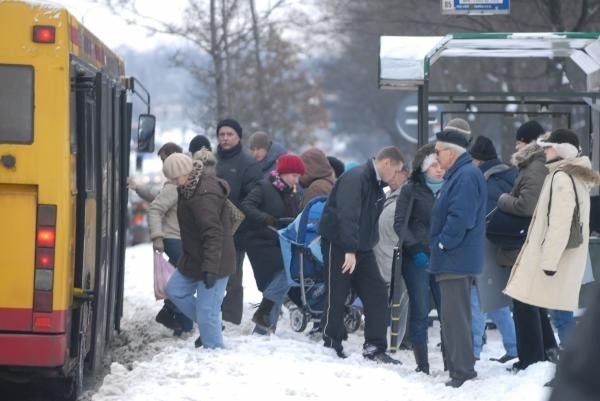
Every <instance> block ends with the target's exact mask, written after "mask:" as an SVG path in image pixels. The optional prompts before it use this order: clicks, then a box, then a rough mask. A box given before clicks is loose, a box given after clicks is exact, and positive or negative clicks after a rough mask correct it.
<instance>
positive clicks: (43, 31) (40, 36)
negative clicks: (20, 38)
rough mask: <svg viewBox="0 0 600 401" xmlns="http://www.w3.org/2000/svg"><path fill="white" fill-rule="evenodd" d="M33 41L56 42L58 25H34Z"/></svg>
mask: <svg viewBox="0 0 600 401" xmlns="http://www.w3.org/2000/svg"><path fill="white" fill-rule="evenodd" d="M33 41H34V42H35V43H54V42H55V41H56V27H53V26H52V25H35V26H34V27H33Z"/></svg>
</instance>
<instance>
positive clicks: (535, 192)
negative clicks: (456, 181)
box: [497, 142, 548, 267]
mask: <svg viewBox="0 0 600 401" xmlns="http://www.w3.org/2000/svg"><path fill="white" fill-rule="evenodd" d="M511 162H512V164H513V165H514V166H515V167H517V168H518V169H519V175H518V176H517V179H516V181H515V185H514V186H513V189H512V191H511V193H510V194H505V195H502V196H500V199H498V208H499V209H500V210H502V211H503V212H506V213H510V214H514V215H517V216H533V211H534V210H535V207H536V205H537V201H538V198H539V196H540V192H541V191H542V185H543V183H544V179H545V178H546V175H548V169H547V168H546V156H545V155H544V150H543V149H542V148H541V147H540V146H539V145H538V144H537V143H536V142H532V143H530V144H528V145H527V146H525V147H524V148H522V149H521V150H519V151H518V152H516V153H515V154H513V156H512V159H511ZM519 251H520V249H499V250H498V260H497V262H498V264H499V265H500V266H506V267H511V266H512V265H513V264H514V263H515V261H516V259H517V256H518V254H519Z"/></svg>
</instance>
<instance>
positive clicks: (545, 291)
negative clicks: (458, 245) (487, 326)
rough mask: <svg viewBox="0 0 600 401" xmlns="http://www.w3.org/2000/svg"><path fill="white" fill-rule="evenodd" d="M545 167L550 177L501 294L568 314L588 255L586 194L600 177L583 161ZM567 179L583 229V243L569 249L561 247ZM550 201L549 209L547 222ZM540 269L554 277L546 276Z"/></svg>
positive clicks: (569, 200) (568, 204)
mask: <svg viewBox="0 0 600 401" xmlns="http://www.w3.org/2000/svg"><path fill="white" fill-rule="evenodd" d="M547 166H548V169H549V174H548V175H547V176H546V179H545V180H544V184H543V187H542V191H541V193H540V197H539V201H538V204H537V207H536V208H535V212H534V214H533V218H532V220H531V224H530V226H529V230H528V232H527V239H526V241H525V245H523V248H522V249H521V252H520V253H519V256H518V258H517V261H516V263H515V265H514V266H513V268H512V271H511V275H510V278H509V280H508V285H507V286H506V289H505V290H504V292H505V293H506V294H507V295H508V296H510V297H512V298H514V299H517V300H519V301H521V302H523V303H526V304H529V305H535V306H539V307H542V308H547V309H557V310H571V311H572V310H575V309H577V307H578V299H579V290H580V288H581V279H582V277H583V272H584V269H585V263H586V258H587V253H588V240H589V219H590V189H591V188H592V187H593V186H595V185H598V184H599V183H600V175H599V174H598V172H596V171H594V170H592V168H591V167H592V165H591V163H590V160H589V159H588V158H587V157H585V156H583V157H578V158H576V159H573V160H560V161H557V162H554V163H551V164H548V165H547ZM555 172H556V174H554V173H555ZM569 175H570V176H571V177H573V180H574V182H575V188H576V190H577V197H578V199H579V210H580V219H581V223H582V224H583V243H582V244H581V245H579V246H578V247H577V248H573V249H566V248H565V247H566V245H567V241H568V240H569V234H570V227H571V219H572V217H573V211H574V209H575V193H574V192H573V184H572V182H571V179H570V178H569ZM551 180H552V181H553V184H552V193H550V183H551ZM550 197H552V207H551V208H550V217H549V218H548V204H549V201H550ZM543 270H547V271H555V272H556V273H555V274H554V275H553V276H548V275H547V274H545V273H544V271H543Z"/></svg>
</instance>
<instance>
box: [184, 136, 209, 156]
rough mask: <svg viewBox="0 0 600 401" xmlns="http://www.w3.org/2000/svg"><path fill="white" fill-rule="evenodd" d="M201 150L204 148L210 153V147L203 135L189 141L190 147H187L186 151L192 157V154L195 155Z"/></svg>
mask: <svg viewBox="0 0 600 401" xmlns="http://www.w3.org/2000/svg"><path fill="white" fill-rule="evenodd" d="M202 148H206V149H208V150H209V151H212V147H211V146H210V141H209V140H208V138H207V137H205V136H204V135H196V136H195V137H194V138H192V140H191V141H190V146H189V148H188V150H189V151H190V153H191V154H192V155H193V154H194V153H196V152H197V151H199V150H200V149H202Z"/></svg>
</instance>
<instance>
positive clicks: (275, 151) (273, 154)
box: [260, 142, 287, 173]
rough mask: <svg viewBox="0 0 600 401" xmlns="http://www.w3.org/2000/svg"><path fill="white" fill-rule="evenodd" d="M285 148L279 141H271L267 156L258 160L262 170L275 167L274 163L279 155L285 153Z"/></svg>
mask: <svg viewBox="0 0 600 401" xmlns="http://www.w3.org/2000/svg"><path fill="white" fill-rule="evenodd" d="M286 153H287V150H285V148H284V147H283V145H282V144H280V143H279V142H272V143H271V147H270V148H269V151H268V152H267V156H265V158H264V159H263V160H262V161H261V162H260V168H261V169H262V171H263V172H266V173H268V172H270V171H271V170H273V169H275V163H276V162H277V159H279V156H281V155H285V154H286Z"/></svg>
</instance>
